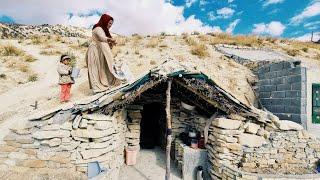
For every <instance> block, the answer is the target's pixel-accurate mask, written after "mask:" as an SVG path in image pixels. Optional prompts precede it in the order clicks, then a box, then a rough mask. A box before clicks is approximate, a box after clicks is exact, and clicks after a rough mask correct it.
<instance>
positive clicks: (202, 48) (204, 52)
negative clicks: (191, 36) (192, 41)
mask: <svg viewBox="0 0 320 180" xmlns="http://www.w3.org/2000/svg"><path fill="white" fill-rule="evenodd" d="M191 54H193V55H196V56H198V57H199V58H204V57H208V56H209V52H208V48H207V46H206V45H205V44H196V45H193V46H192V47H191Z"/></svg>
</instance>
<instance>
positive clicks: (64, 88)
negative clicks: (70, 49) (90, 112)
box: [58, 55, 74, 102]
mask: <svg viewBox="0 0 320 180" xmlns="http://www.w3.org/2000/svg"><path fill="white" fill-rule="evenodd" d="M70 60H71V59H70V57H69V56H67V55H62V56H61V58H60V63H59V65H58V73H59V84H60V86H61V93H60V101H61V102H68V101H69V99H70V89H71V84H74V80H73V78H72V77H71V72H72V67H71V66H70Z"/></svg>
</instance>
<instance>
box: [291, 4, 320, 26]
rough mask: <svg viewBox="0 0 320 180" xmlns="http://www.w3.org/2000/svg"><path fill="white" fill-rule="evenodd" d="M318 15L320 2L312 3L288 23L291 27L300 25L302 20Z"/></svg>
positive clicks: (319, 13)
mask: <svg viewBox="0 0 320 180" xmlns="http://www.w3.org/2000/svg"><path fill="white" fill-rule="evenodd" d="M317 15H320V1H319V0H317V1H313V2H312V3H311V4H310V5H309V6H307V7H306V8H305V9H304V10H303V11H302V12H301V13H300V14H298V15H296V16H294V17H292V18H291V19H290V23H291V24H293V25H297V24H300V23H301V22H302V21H303V20H304V19H307V18H310V17H313V16H317Z"/></svg>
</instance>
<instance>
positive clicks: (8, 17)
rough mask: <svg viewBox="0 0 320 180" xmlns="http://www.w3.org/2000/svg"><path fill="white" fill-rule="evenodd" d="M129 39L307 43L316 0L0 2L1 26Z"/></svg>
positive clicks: (314, 27)
mask: <svg viewBox="0 0 320 180" xmlns="http://www.w3.org/2000/svg"><path fill="white" fill-rule="evenodd" d="M103 13H107V14H110V15H111V16H113V17H114V19H115V21H114V25H113V26H112V29H111V31H112V32H115V33H118V34H123V35H131V34H133V33H139V34H144V35H147V34H155V33H161V32H167V33H172V34H180V33H183V32H193V31H199V32H204V33H206V32H225V33H229V34H234V35H242V34H255V35H262V36H273V37H285V38H295V39H299V40H309V39H310V36H311V32H312V31H314V32H316V33H315V38H318V37H319V36H320V0H68V1H65V0H55V1H53V0H51V1H49V0H28V1H21V0H0V21H1V22H8V23H20V24H64V25H73V26H80V27H92V25H93V24H95V23H96V22H97V21H98V20H99V18H100V16H101V14H103Z"/></svg>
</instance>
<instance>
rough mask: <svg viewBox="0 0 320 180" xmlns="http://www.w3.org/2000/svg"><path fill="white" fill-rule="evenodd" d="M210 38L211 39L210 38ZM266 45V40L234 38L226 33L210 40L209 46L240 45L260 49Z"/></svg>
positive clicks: (250, 37)
mask: <svg viewBox="0 0 320 180" xmlns="http://www.w3.org/2000/svg"><path fill="white" fill-rule="evenodd" d="M208 38H209V37H208ZM263 43H264V39H263V38H260V37H257V36H249V35H248V36H244V35H240V36H232V35H230V34H226V33H219V34H216V35H215V36H214V37H213V36H211V37H210V38H209V44H211V45H216V44H229V45H240V46H249V47H260V46H262V45H263Z"/></svg>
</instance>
